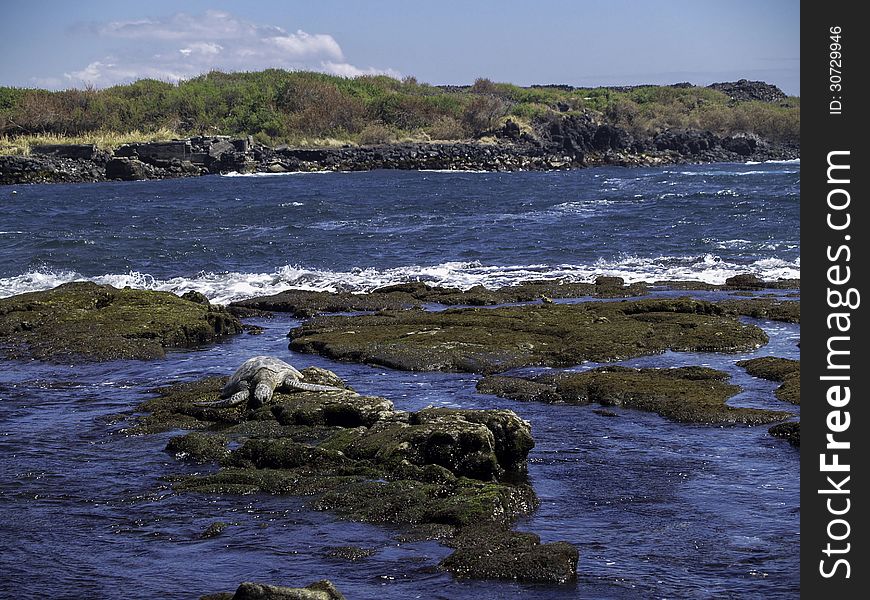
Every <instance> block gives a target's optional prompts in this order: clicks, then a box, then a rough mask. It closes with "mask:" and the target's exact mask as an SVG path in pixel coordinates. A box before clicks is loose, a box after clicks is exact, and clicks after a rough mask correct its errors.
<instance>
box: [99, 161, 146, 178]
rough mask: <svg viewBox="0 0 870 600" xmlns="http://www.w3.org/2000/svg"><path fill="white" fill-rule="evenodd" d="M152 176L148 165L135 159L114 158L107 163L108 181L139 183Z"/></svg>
mask: <svg viewBox="0 0 870 600" xmlns="http://www.w3.org/2000/svg"><path fill="white" fill-rule="evenodd" d="M151 175H152V171H151V170H150V169H148V167H147V165H146V164H145V163H143V162H142V161H140V160H137V159H135V158H113V159H112V160H110V161H109V162H107V163H106V179H120V180H122V181H139V180H142V179H148V178H149V177H150V176H151Z"/></svg>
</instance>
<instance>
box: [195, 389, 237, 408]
mask: <svg viewBox="0 0 870 600" xmlns="http://www.w3.org/2000/svg"><path fill="white" fill-rule="evenodd" d="M247 399H248V389H247V388H245V389H243V390H239V391H238V392H236V393H235V394H233V395H232V396H230V397H229V398H224V399H222V400H211V401H209V402H194V405H196V406H209V407H211V408H228V407H230V406H236V405H237V404H241V403H242V402H245V401H246V400H247Z"/></svg>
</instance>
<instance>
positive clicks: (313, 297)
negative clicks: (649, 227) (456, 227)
mask: <svg viewBox="0 0 870 600" xmlns="http://www.w3.org/2000/svg"><path fill="white" fill-rule="evenodd" d="M646 293H647V289H646V285H645V284H642V283H634V284H631V285H625V282H624V281H623V280H622V278H620V277H599V278H597V279H596V280H595V282H594V283H572V282H567V281H562V280H541V281H528V282H524V283H521V284H517V285H511V286H505V287H501V288H498V289H495V290H491V289H488V288H485V287H483V286H482V285H476V286H474V287H472V288H470V289H467V290H460V289H458V288H450V287H436V286H430V285H427V284H425V283H401V284H395V285H389V286H385V287H382V288H377V289H375V290H372V291H371V292H367V293H364V294H354V293H351V292H316V291H310V290H287V291H284V292H280V293H278V294H273V295H270V296H261V297H257V298H250V299H248V300H240V301H237V302H233V303H232V304H231V305H230V308H231V310H239V309H241V310H251V309H254V310H260V311H273V312H289V313H291V314H293V315H294V316H297V317H312V316H314V315H318V314H320V313H331V312H332V313H335V312H374V311H382V310H403V309H409V308H420V307H421V306H422V305H423V304H441V305H444V306H459V305H465V306H492V305H495V304H511V303H517V302H535V301H540V300H550V299H553V298H580V297H586V296H592V297H598V298H626V297H631V296H641V295H644V294H646Z"/></svg>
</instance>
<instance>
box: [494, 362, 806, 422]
mask: <svg viewBox="0 0 870 600" xmlns="http://www.w3.org/2000/svg"><path fill="white" fill-rule="evenodd" d="M728 377H729V376H728V374H727V373H724V372H722V371H717V370H715V369H710V368H707V367H681V368H675V369H632V368H627V367H618V366H614V367H600V368H597V369H592V370H590V371H584V372H581V373H559V374H546V375H541V376H537V377H533V378H528V379H525V378H517V377H503V376H490V377H485V378H483V379H482V380H481V381H480V382H478V385H477V390H478V391H479V392H481V393H485V394H495V395H497V396H502V397H505V398H511V399H513V400H522V401H538V402H548V403H565V404H589V403H592V402H597V403H599V404H602V405H605V406H621V407H624V408H632V409H636V410H643V411H647V412H654V413H657V414H659V415H661V416H663V417H666V418H668V419H671V420H673V421H677V422H680V423H701V424H711V425H712V424H737V423H743V424H750V425H755V424H762V423H773V422H776V421H781V420H783V419H785V418H787V417H788V416H789V413H786V412H781V411H773V410H762V409H756V408H735V407H731V406H728V405H727V404H726V402H727V400H728V399H729V398H730V397H732V396H733V395H735V394H736V393H737V392H739V391H740V388H739V387H738V386H736V385H732V384H730V383H728V382H727V380H728Z"/></svg>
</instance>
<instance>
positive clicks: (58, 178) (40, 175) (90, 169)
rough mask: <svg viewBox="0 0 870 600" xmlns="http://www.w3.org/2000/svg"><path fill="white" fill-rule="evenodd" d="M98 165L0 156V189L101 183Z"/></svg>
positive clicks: (37, 157) (101, 174)
mask: <svg viewBox="0 0 870 600" xmlns="http://www.w3.org/2000/svg"><path fill="white" fill-rule="evenodd" d="M105 173H106V170H105V168H104V166H103V165H102V164H100V163H98V162H94V161H90V160H78V159H71V158H58V157H54V156H0V185H10V184H15V183H61V182H63V183H69V182H76V181H104V180H105V178H106V177H105Z"/></svg>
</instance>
